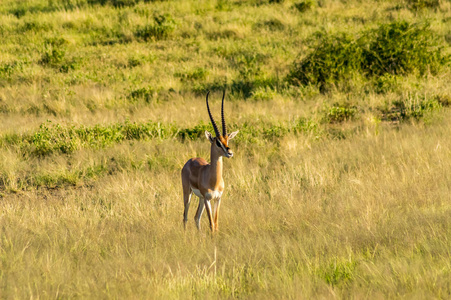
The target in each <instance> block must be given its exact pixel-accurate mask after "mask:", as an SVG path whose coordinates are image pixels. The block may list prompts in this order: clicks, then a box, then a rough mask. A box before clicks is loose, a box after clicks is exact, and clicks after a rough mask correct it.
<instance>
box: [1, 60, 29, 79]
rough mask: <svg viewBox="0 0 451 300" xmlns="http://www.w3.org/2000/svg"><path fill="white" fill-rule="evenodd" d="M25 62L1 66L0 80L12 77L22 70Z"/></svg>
mask: <svg viewBox="0 0 451 300" xmlns="http://www.w3.org/2000/svg"><path fill="white" fill-rule="evenodd" d="M24 64H25V63H24V62H22V61H15V62H10V63H4V64H1V65H0V78H2V77H11V76H12V75H13V73H15V72H17V71H20V70H22V68H23V66H24Z"/></svg>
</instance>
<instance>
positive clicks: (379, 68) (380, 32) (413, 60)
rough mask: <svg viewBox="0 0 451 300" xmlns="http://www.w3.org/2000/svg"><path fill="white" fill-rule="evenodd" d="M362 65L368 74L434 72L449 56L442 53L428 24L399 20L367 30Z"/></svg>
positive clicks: (441, 48)
mask: <svg viewBox="0 0 451 300" xmlns="http://www.w3.org/2000/svg"><path fill="white" fill-rule="evenodd" d="M365 35H366V38H365V39H363V41H364V42H365V43H364V44H363V45H362V46H361V47H362V48H363V49H364V57H365V59H364V62H363V65H362V69H363V71H364V72H366V73H367V74H368V75H373V76H374V75H375V76H381V75H383V74H386V73H389V74H395V75H405V74H410V73H414V72H419V73H420V74H424V73H425V72H427V71H430V72H432V73H434V74H435V73H437V72H438V71H439V70H440V68H441V66H442V65H444V64H446V63H447V60H449V57H445V56H444V54H443V47H441V46H440V45H439V42H438V40H437V38H436V37H435V35H434V33H433V32H431V31H430V30H429V29H428V25H418V24H409V23H408V22H406V21H399V22H394V23H390V24H384V25H381V26H379V28H377V29H376V30H372V31H369V32H367V33H366V34H365Z"/></svg>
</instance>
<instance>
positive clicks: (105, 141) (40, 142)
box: [23, 121, 176, 156]
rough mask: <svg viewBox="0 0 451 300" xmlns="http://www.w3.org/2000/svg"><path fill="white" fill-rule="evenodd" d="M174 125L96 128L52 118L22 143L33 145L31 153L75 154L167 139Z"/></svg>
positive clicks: (120, 124) (149, 123)
mask: <svg viewBox="0 0 451 300" xmlns="http://www.w3.org/2000/svg"><path fill="white" fill-rule="evenodd" d="M175 132H176V129H175V128H174V127H173V126H163V125H161V124H160V123H155V122H147V123H141V124H138V123H130V122H125V123H117V124H112V125H109V126H100V125H96V126H93V127H86V126H81V127H78V128H77V127H75V126H61V125H60V124H52V123H51V122H50V121H48V122H46V123H44V124H42V125H41V126H40V127H39V130H38V131H37V132H36V133H35V134H33V135H32V136H31V137H30V138H25V139H24V142H25V144H23V146H24V147H25V148H28V147H31V152H32V153H33V154H35V155H38V156H44V155H48V154H52V153H58V152H59V153H66V154H68V153H72V152H74V151H75V150H77V149H80V148H83V147H90V148H103V147H106V146H109V145H112V144H114V143H119V142H122V141H124V140H145V139H151V138H168V137H171V136H174V134H175Z"/></svg>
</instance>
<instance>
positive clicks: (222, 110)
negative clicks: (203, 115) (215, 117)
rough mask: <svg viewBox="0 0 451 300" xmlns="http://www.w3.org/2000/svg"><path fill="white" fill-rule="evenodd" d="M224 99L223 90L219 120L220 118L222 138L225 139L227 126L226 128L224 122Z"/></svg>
mask: <svg viewBox="0 0 451 300" xmlns="http://www.w3.org/2000/svg"><path fill="white" fill-rule="evenodd" d="M224 98H225V90H224V93H223V94H222V104H221V118H222V136H223V137H226V136H227V126H226V122H225V119H224Z"/></svg>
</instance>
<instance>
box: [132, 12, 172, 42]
mask: <svg viewBox="0 0 451 300" xmlns="http://www.w3.org/2000/svg"><path fill="white" fill-rule="evenodd" d="M175 27H176V22H175V20H174V19H173V18H172V16H171V15H169V14H158V15H155V16H154V17H153V24H149V25H146V26H143V27H138V29H137V30H136V32H135V36H136V37H137V38H140V39H143V40H144V41H149V40H161V39H165V38H167V37H169V35H170V34H171V33H172V32H173V31H174V29H175Z"/></svg>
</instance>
